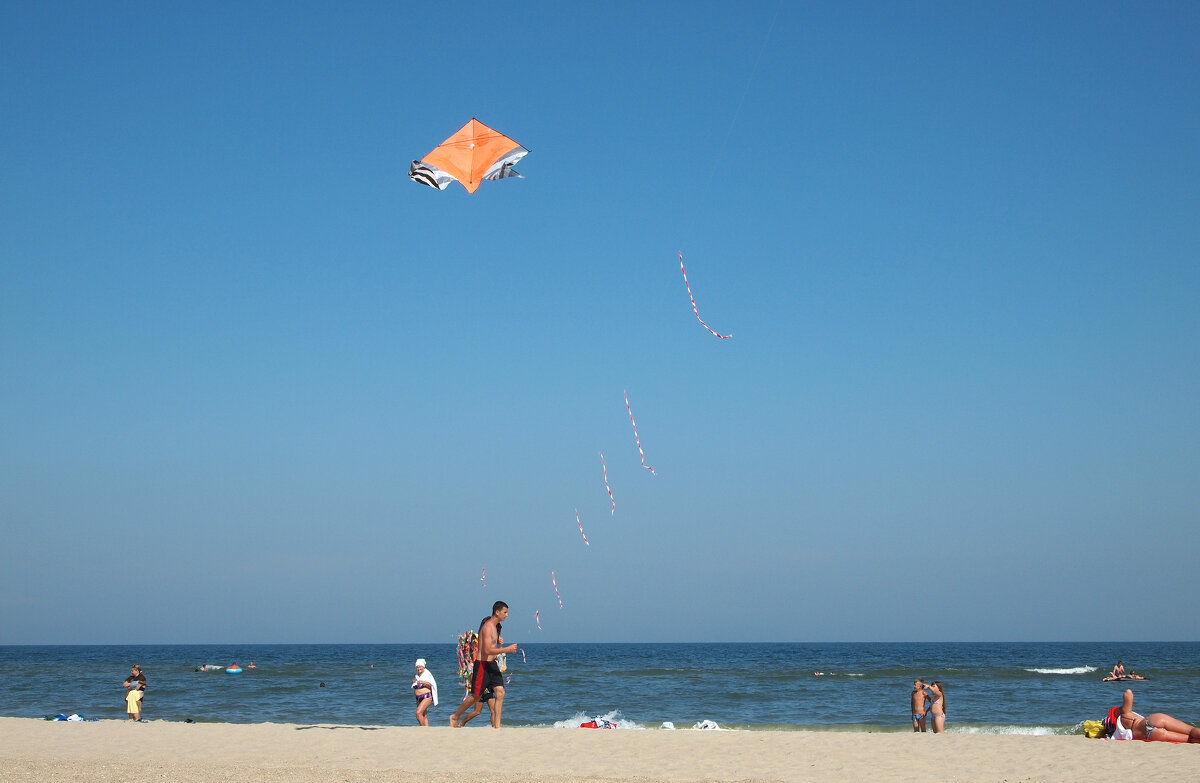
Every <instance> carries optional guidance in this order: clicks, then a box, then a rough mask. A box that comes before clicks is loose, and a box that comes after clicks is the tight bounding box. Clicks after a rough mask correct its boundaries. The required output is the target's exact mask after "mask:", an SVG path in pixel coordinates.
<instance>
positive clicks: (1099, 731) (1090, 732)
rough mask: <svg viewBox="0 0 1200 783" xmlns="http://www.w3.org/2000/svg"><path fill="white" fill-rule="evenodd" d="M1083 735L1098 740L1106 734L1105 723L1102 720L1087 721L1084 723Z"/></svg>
mask: <svg viewBox="0 0 1200 783" xmlns="http://www.w3.org/2000/svg"><path fill="white" fill-rule="evenodd" d="M1083 734H1084V736H1086V737H1091V738H1092V739H1096V738H1097V737H1100V736H1103V734H1104V721H1102V720H1085V721H1084V722H1083Z"/></svg>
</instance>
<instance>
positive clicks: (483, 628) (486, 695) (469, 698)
mask: <svg viewBox="0 0 1200 783" xmlns="http://www.w3.org/2000/svg"><path fill="white" fill-rule="evenodd" d="M507 618H508V604H506V603H504V602H503V601H497V602H496V603H494V604H492V613H491V615H490V616H488V617H485V618H483V621H482V622H481V623H480V624H479V642H478V644H477V645H476V648H475V658H474V660H473V661H472V662H471V681H470V688H469V689H468V690H467V695H466V696H465V697H464V698H463V702H462V704H460V705H458V709H457V710H455V711H454V714H453V715H451V716H450V726H451V727H452V728H459V727H460V726H465V725H466V724H467V721H469V720H471V719H472V718H474V717H475V716H477V715H479V713H481V712H483V705H484V702H486V703H487V705H488V709H489V710H491V713H492V728H494V729H498V728H500V714H501V712H502V711H503V710H504V675H503V673H501V671H500V664H499V663H498V662H497V661H496V656H498V655H504V654H507V653H515V652H516V651H517V644H516V642H513V643H512V644H509V645H505V644H504V637H503V636H501V635H500V629H501V625H500V624H501V623H502V622H504V620H506V619H507ZM472 705H473V706H474V707H475V709H474V710H473V711H472V712H471V713H470V714H469V715H467V716H465V717H464V716H463V713H464V712H466V711H467V710H468V709H470V708H471V706H472Z"/></svg>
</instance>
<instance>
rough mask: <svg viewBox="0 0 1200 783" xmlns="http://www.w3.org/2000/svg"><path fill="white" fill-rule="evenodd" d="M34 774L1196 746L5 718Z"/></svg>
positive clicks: (669, 765)
mask: <svg viewBox="0 0 1200 783" xmlns="http://www.w3.org/2000/svg"><path fill="white" fill-rule="evenodd" d="M0 764H2V765H3V767H2V768H3V769H4V774H3V779H4V780H5V781H9V782H10V783H26V781H29V782H30V783H33V781H38V783H44V782H45V781H84V780H86V781H127V782H130V783H139V782H140V781H151V780H153V781H163V780H171V781H235V780H236V781H242V782H243V783H258V782H260V781H262V782H267V781H270V782H272V783H273V782H274V781H289V782H290V783H309V782H310V781H313V782H315V781H330V780H337V781H352V782H356V781H412V782H413V783H416V781H432V782H433V783H441V782H442V781H452V780H454V781H459V780H463V779H464V778H465V777H466V776H467V775H468V774H469V775H470V776H471V777H472V778H473V779H475V780H478V781H484V782H485V783H487V782H489V781H504V782H505V783H511V781H515V780H520V781H544V782H545V783H558V782H560V781H561V782H563V783H566V782H568V781H571V782H575V783H586V782H588V781H612V780H629V781H701V780H717V781H748V780H764V781H767V780H770V781H843V780H844V781H859V780H863V781H865V780H872V781H885V782H891V781H896V782H898V781H929V780H939V781H997V782H1001V781H1008V783H1014V782H1015V781H1082V780H1086V781H1089V783H1095V782H1096V781H1109V780H1111V781H1122V782H1123V783H1124V782H1125V781H1128V780H1130V779H1136V780H1144V781H1148V783H1158V781H1194V780H1198V779H1200V747H1196V746H1184V745H1168V744H1164V743H1146V742H1107V741H1101V740H1088V739H1085V738H1083V737H1076V736H1019V735H954V734H947V735H940V736H936V735H932V734H926V735H913V734H907V733H883V734H869V733H862V732H804V731H795V732H791V731H788V732H765V731H763V732H741V731H691V730H680V731H658V730H651V731H630V730H615V731H594V730H587V729H577V730H576V729H550V728H517V729H503V730H500V731H493V730H491V729H489V728H487V727H478V728H476V727H469V728H466V729H461V730H454V729H450V728H444V727H432V728H428V729H422V728H418V727H373V726H332V725H284V724H270V723H268V724H252V725H245V724H187V723H174V722H166V721H158V722H155V721H150V722H146V723H140V724H139V723H132V722H127V721H118V720H109V721H99V722H93V723H67V722H52V721H42V720H33V719H26V718H0Z"/></svg>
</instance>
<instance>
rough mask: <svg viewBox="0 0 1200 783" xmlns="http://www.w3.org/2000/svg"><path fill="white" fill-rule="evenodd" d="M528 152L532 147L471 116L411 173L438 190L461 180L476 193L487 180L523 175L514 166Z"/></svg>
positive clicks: (415, 165)
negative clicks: (523, 145) (525, 145)
mask: <svg viewBox="0 0 1200 783" xmlns="http://www.w3.org/2000/svg"><path fill="white" fill-rule="evenodd" d="M528 153H529V150H527V149H525V148H524V147H522V146H521V145H520V144H517V143H516V142H515V141H513V140H512V139H510V138H509V137H507V136H505V135H504V134H503V133H499V132H498V131H494V130H492V129H491V128H489V127H488V126H486V125H484V124H483V123H482V122H480V121H479V120H477V119H475V118H471V121H470V122H468V123H467V124H466V125H464V126H462V127H461V128H459V129H458V132H457V133H455V134H454V135H453V136H451V137H450V138H448V139H446V140H445V141H443V142H442V143H441V144H439V145H437V146H436V147H434V149H433V152H431V153H429V154H428V155H426V156H425V157H424V158H421V160H419V161H417V160H414V161H413V162H412V165H411V166H409V168H408V176H409V178H411V179H412V180H413V181H414V182H419V183H421V184H422V185H429V186H430V187H433V188H437V189H438V190H445V189H446V188H447V187H449V185H450V183H451V182H454V181H455V180H457V181H458V182H460V183H461V184H462V186H463V187H464V188H466V189H467V192H468V193H474V192H475V189H476V188H478V187H479V183H480V182H482V181H483V180H485V179H504V178H505V177H521V175H520V174H518V173H517V172H516V171H515V170H514V169H513V166H514V165H516V163H517V161H519V160H520V159H521V158H523V157H525V156H526V155H527V154H528ZM521 179H524V177H521Z"/></svg>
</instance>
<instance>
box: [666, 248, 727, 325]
mask: <svg viewBox="0 0 1200 783" xmlns="http://www.w3.org/2000/svg"><path fill="white" fill-rule="evenodd" d="M679 271H680V272H682V273H683V284H684V285H685V286H687V292H688V299H691V300H692V312H693V313H695V314H696V320H697V321H699V322H700V325H701V326H703V327H704V328H705V329H707V330H708V333H709V334H711V335H714V336H715V337H720V338H721V339H722V340H728V339H729V338H730V337H733V335H732V334H720V333H718V332H714V331H713V330H712V327H711V326H709V325H708V324H706V323H704V319H703V318H701V317H700V310H699V309H697V308H696V297H694V296H692V287H691V285H689V284H688V279H687V271H686V270H684V268H683V251H682V250H680V251H679Z"/></svg>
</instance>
